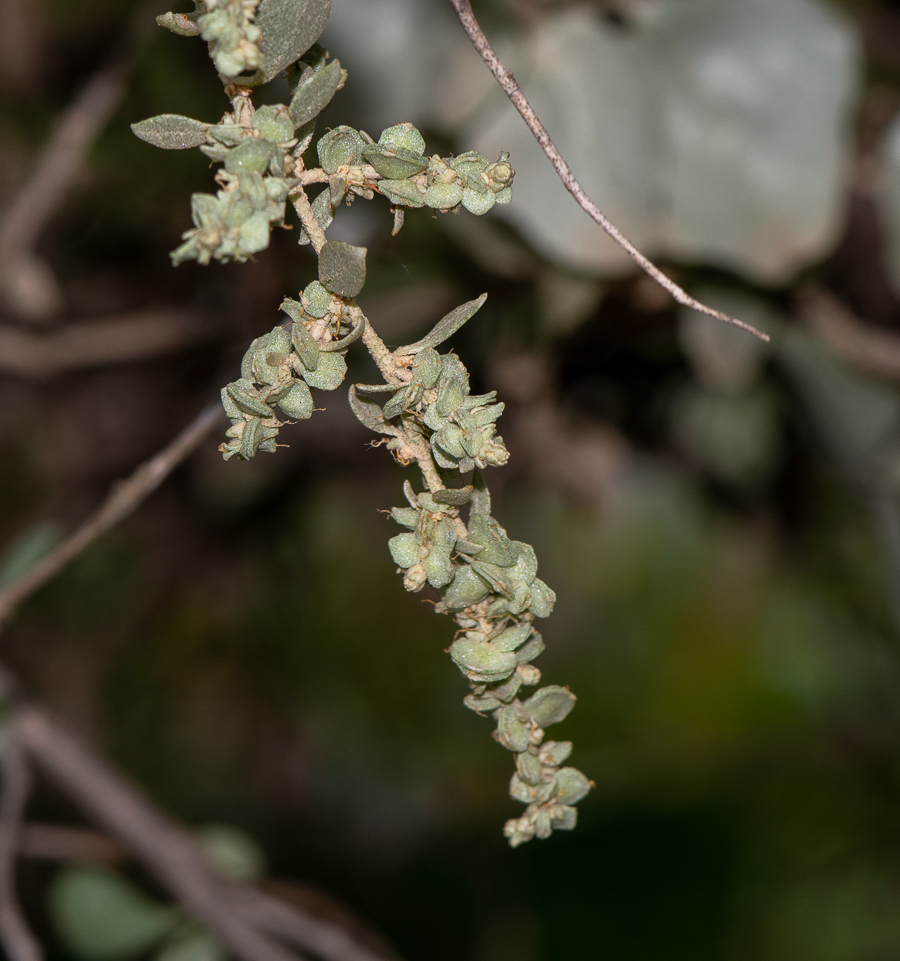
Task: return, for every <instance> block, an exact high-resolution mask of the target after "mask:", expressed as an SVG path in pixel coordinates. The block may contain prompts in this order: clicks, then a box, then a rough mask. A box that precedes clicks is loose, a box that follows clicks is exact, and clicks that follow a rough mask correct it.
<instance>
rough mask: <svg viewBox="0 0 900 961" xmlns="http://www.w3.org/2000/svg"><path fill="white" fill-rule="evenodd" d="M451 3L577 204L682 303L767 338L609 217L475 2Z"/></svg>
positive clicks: (451, 1)
mask: <svg viewBox="0 0 900 961" xmlns="http://www.w3.org/2000/svg"><path fill="white" fill-rule="evenodd" d="M450 5H451V6H452V7H453V9H454V10H455V11H456V15H457V16H458V17H459V21H460V23H461V24H462V27H463V30H465V31H466V34H467V35H468V37H469V39H470V40H471V41H472V45H473V46H474V47H475V49H476V50H477V51H478V54H479V55H480V57H481V59H482V60H483V61H484V62H485V63H486V64H487V66H488V68H489V69H490V71H491V73H492V74H493V75H494V77H495V78H496V80H497V83H499V84H500V86H501V87H502V88H503V92H504V93H505V94H506V95H507V97H509V99H510V100H511V101H512V104H513V106H514V107H515V108H516V110H518V112H519V115H520V116H521V118H522V119H523V120H524V121H525V123H526V125H527V126H528V129H529V130H530V131H531V132H532V133H533V134H534V138H535V140H537V142H538V143H539V144H540V147H541V149H542V150H543V151H544V153H545V154H546V156H547V159H548V160H549V161H550V163H551V164H552V165H553V169H554V170H555V171H556V172H557V173H558V174H559V178H560V180H562V182H563V186H564V187H565V188H566V190H568V191H569V193H570V194H571V195H572V196H573V197H574V198H575V202H576V203H577V204H578V206H579V207H581V209H582V210H583V211H584V212H585V213H586V214H587V215H588V216H589V217H590V218H591V219H592V220H593V221H594V222H595V223H597V224H599V225H600V226H601V227H602V228H603V229H604V230H605V231H606V233H607V234H608V235H609V236H610V237H611V238H612V239H613V240H614V241H615V242H616V243H617V244H618V245H619V246H620V247H621V248H622V249H623V250H624V251H625V253H627V254H628V256H629V257H630V258H631V259H632V260H633V261H634V262H635V263H636V264H637V265H638V266H639V267H640V268H641V269H642V270H644V271H646V273H648V274H649V275H650V276H651V277H652V278H653V279H654V280H655V281H656V282H657V283H658V284H659V285H660V286H661V287H664V288H665V289H666V290H667V291H668V292H669V293H670V294H671V295H672V296H673V297H674V298H675V300H677V301H678V303H679V304H683V305H684V306H685V307H691V308H692V309H693V310H697V311H700V313H702V314H708V315H709V316H710V317H715V318H716V319H717V320H722V321H724V322H725V323H726V324H731V325H732V326H733V327H740V328H741V330H746V331H748V333H751V334H754V335H755V336H757V337H759V338H760V339H761V340H768V339H769V335H768V334H764V333H763V332H762V331H760V330H757V329H756V328H755V327H752V326H751V325H750V324H745V323H744V322H743V321H742V320H738V319H737V318H736V317H731V316H730V315H728V314H724V313H722V311H720V310H715V309H714V308H712V307H707V306H706V304H702V303H700V301H699V300H696V299H695V298H693V297H691V295H690V294H688V293H687V292H686V291H685V290H683V289H682V288H681V287H679V286H678V284H676V283H675V281H674V280H672V279H671V278H669V277H667V276H666V275H665V274H664V273H663V272H662V271H661V270H660V269H659V267H657V266H656V264H654V263H653V261H651V260H649V259H648V258H647V257H645V256H644V255H643V254H642V253H641V252H640V251H639V250H638V249H637V247H635V245H634V244H633V243H632V242H631V241H630V240H629V239H628V238H627V237H626V236H625V235H624V234H623V233H622V231H621V230H619V228H618V227H616V225H615V224H614V223H613V222H612V221H611V220H609V218H608V217H606V215H605V214H604V213H603V212H602V211H601V210H600V208H599V207H598V206H597V205H596V204H595V203H594V202H593V200H591V198H590V197H588V195H587V194H586V193H585V191H584V188H583V187H582V186H581V184H580V183H579V182H578V181H577V180H576V178H575V175H574V174H573V173H572V169H571V167H569V165H568V164H567V163H566V161H565V160H564V159H563V156H562V154H561V153H560V152H559V149H558V148H557V146H556V144H555V143H554V142H553V140H552V139H551V138H550V134H548V133H547V129H546V127H545V126H544V125H543V124H542V123H541V121H540V120H539V119H538V116H537V114H536V113H535V112H534V108H533V107H532V106H531V104H530V103H529V102H528V100H527V99H526V97H525V94H524V93H523V92H522V89H521V87H520V86H519V85H518V83H517V82H516V78H515V77H514V76H513V75H512V73H511V72H510V71H509V70H508V69H507V68H506V67H505V66H504V65H503V63H501V61H500V58H499V57H498V56H497V54H496V53H495V52H494V50H493V48H492V47H491V45H490V43H489V42H488V39H487V37H486V36H485V34H484V31H483V30H482V29H481V27H480V26H479V24H478V21H477V20H476V19H475V14H474V13H473V12H472V5H471V3H470V2H469V0H450Z"/></svg>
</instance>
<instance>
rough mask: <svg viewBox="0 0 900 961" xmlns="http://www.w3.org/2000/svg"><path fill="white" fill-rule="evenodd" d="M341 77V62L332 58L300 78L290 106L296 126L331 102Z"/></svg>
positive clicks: (317, 113) (315, 114)
mask: <svg viewBox="0 0 900 961" xmlns="http://www.w3.org/2000/svg"><path fill="white" fill-rule="evenodd" d="M341 77H342V74H341V62H340V61H339V60H332V61H331V63H328V64H326V65H325V66H324V67H322V68H320V69H319V70H311V71H309V73H308V74H306V75H305V76H304V77H303V78H302V79H301V80H300V82H299V83H298V84H297V86H296V88H295V89H294V95H293V97H292V98H291V105H290V107H289V109H290V112H291V119H292V120H293V121H294V126H296V127H300V126H302V125H303V124H305V123H308V122H309V121H310V120H312V119H313V117H317V116H318V115H319V114H320V113H321V112H322V111H323V110H324V109H325V108H326V107H327V106H328V104H329V103H331V98H332V97H333V96H334V95H335V94H336V93H337V89H338V87H339V86H340V85H341Z"/></svg>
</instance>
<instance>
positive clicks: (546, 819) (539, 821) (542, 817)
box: [534, 808, 553, 841]
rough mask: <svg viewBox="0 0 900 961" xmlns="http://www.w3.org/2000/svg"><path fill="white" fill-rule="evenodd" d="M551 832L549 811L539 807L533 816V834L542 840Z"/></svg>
mask: <svg viewBox="0 0 900 961" xmlns="http://www.w3.org/2000/svg"><path fill="white" fill-rule="evenodd" d="M552 833H553V822H552V820H551V818H550V812H549V811H547V810H545V809H544V808H541V809H540V810H539V811H538V812H537V814H536V815H535V816H534V836H535V837H536V838H538V839H539V840H541V841H543V840H545V839H546V838H549V837H550V835H551V834H552Z"/></svg>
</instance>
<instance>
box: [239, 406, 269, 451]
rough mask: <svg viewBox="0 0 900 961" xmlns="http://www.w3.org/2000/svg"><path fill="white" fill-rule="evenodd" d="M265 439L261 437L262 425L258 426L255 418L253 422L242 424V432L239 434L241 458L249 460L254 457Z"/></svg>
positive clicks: (258, 423)
mask: <svg viewBox="0 0 900 961" xmlns="http://www.w3.org/2000/svg"><path fill="white" fill-rule="evenodd" d="M264 439H265V437H264V435H263V429H262V424H260V422H259V420H258V419H257V418H255V417H254V418H253V420H248V421H247V422H246V423H245V424H244V431H243V433H242V434H241V457H243V458H244V460H250V459H251V458H252V457H255V456H256V452H257V451H258V450H259V445H260V444H261V443H262V442H263V440H264Z"/></svg>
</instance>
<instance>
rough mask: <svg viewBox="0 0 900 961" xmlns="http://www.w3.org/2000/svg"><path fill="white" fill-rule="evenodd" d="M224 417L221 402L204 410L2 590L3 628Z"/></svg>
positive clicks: (132, 508) (0, 614)
mask: <svg viewBox="0 0 900 961" xmlns="http://www.w3.org/2000/svg"><path fill="white" fill-rule="evenodd" d="M224 416H225V415H224V412H223V410H222V405H221V404H220V403H219V402H218V401H216V402H215V403H213V404H210V405H209V406H208V407H206V408H204V409H203V410H202V411H201V412H200V413H199V414H198V415H197V416H196V417H195V418H194V420H193V421H191V423H190V424H188V426H187V427H185V429H184V430H183V431H182V432H181V433H180V434H179V435H178V436H177V437H176V438H175V439H174V440H173V441H172V442H171V443H170V444H168V445H167V446H166V447H164V448H163V449H162V450H161V451H160V452H159V453H158V454H156V455H155V456H154V457H152V458H151V459H150V460H148V461H146V462H145V463H143V464H141V466H140V467H138V469H137V470H136V471H135V472H134V473H133V474H132V475H131V477H129V478H128V480H125V481H121V482H120V483H119V484H117V485H116V486H115V487H113V489H112V490H111V491H110V493H109V495H108V496H107V498H106V500H105V501H104V502H103V503H102V504H101V505H100V507H99V508H98V509H97V510H96V511H95V512H94V514H93V515H92V516H91V517H89V518H88V519H87V520H86V521H85V522H84V524H82V525H81V527H79V528H78V530H77V531H75V533H74V534H72V535H71V536H70V537H68V538H67V539H66V540H64V541H63V542H62V544H60V545H59V547H57V548H56V550H54V551H53V552H52V553H51V554H49V555H48V556H47V557H45V558H44V559H43V560H42V561H40V562H39V563H38V564H35V566H34V567H32V568H31V569H30V570H29V571H27V572H26V573H25V574H23V575H22V576H21V577H20V578H19V579H18V580H17V581H14V582H13V583H12V584H10V586H9V587H7V588H6V589H5V590H3V591H0V625H2V624H3V623H4V622H6V621H8V620H9V618H10V617H11V616H12V614H13V613H14V612H15V610H16V608H17V607H18V606H19V605H20V604H21V603H22V602H23V601H24V600H25V599H26V598H28V597H30V596H31V595H32V594H33V593H34V592H35V591H36V590H38V588H40V587H43V585H44V584H46V583H47V581H49V580H50V579H51V578H52V577H54V576H55V575H56V574H58V573H59V572H60V571H61V570H62V569H63V568H64V567H65V566H66V565H67V564H68V563H69V562H70V561H72V560H74V559H75V558H76V557H77V556H78V555H79V554H80V553H81V552H82V551H83V550H84V549H85V548H86V547H87V546H88V545H89V544H90V543H92V542H93V541H95V540H96V539H97V538H98V537H100V535H101V534H104V533H106V531H108V530H109V529H110V528H111V527H113V526H114V525H116V524H118V522H119V521H120V520H122V519H123V518H125V517H127V516H128V515H129V514H131V513H132V512H133V511H135V510H136V509H137V508H138V507H139V506H140V505H141V504H142V503H143V502H144V500H146V498H147V497H149V495H150V494H152V493H153V491H155V490H156V488H157V487H159V485H160V484H161V483H162V482H163V481H164V480H165V479H166V478H167V477H168V476H169V474H171V473H172V471H173V470H174V469H175V468H176V467H177V466H178V465H179V464H180V463H181V462H182V461H183V460H184V459H185V458H186V457H187V456H188V455H189V454H190V453H191V451H193V450H194V448H195V447H196V446H197V445H198V444H199V443H200V442H201V441H202V440H203V439H204V438H205V437H206V435H207V434H209V433H210V431H212V429H213V428H214V427H216V426H217V425H218V424H219V423H220V422H221V421H222V420H223V418H224Z"/></svg>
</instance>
